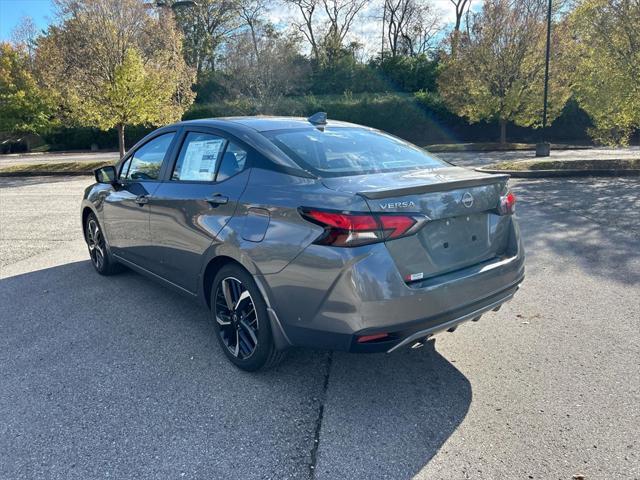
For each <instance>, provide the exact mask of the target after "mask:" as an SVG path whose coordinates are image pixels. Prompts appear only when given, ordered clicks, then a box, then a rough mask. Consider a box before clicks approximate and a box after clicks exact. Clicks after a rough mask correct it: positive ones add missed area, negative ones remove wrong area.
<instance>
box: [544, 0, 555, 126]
mask: <svg viewBox="0 0 640 480" xmlns="http://www.w3.org/2000/svg"><path fill="white" fill-rule="evenodd" d="M552 1H553V0H549V11H548V12H547V58H546V60H545V67H544V112H543V114H542V129H543V131H544V130H545V129H546V128H547V99H548V98H549V57H550V56H551V2H552Z"/></svg>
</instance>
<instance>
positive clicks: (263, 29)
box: [222, 24, 308, 113]
mask: <svg viewBox="0 0 640 480" xmlns="http://www.w3.org/2000/svg"><path fill="white" fill-rule="evenodd" d="M298 43H299V39H298V38H296V37H291V36H284V35H282V34H280V33H278V32H277V31H276V30H275V29H274V28H273V27H272V26H271V25H269V24H267V25H261V26H259V27H258V26H256V28H255V29H254V30H253V31H251V30H246V31H245V32H243V33H242V34H240V35H236V36H235V37H234V38H233V39H232V40H230V42H229V45H228V48H227V49H226V51H227V54H226V55H225V56H224V57H223V58H222V64H223V66H224V70H225V77H226V81H225V84H226V86H227V89H228V91H230V92H231V93H233V94H235V95H237V96H238V97H242V98H245V99H248V100H249V101H250V102H251V103H252V104H253V106H254V107H255V110H256V111H258V112H260V113H275V108H276V107H277V105H278V102H279V101H280V99H281V98H282V97H283V96H284V95H287V94H290V93H292V92H294V91H296V90H298V89H300V85H303V84H304V78H305V77H306V76H308V71H307V70H306V68H305V67H306V66H307V65H308V63H307V62H305V61H304V59H303V58H302V57H301V55H300V54H298V53H297V52H298Z"/></svg>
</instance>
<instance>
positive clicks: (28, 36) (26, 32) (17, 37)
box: [11, 17, 38, 58]
mask: <svg viewBox="0 0 640 480" xmlns="http://www.w3.org/2000/svg"><path fill="white" fill-rule="evenodd" d="M37 40H38V28H37V27H36V24H35V22H34V21H33V18H31V17H22V18H21V19H20V22H19V23H18V25H17V26H16V27H15V28H14V29H13V31H12V32H11V41H12V42H13V44H14V45H17V46H18V47H20V48H22V49H24V50H25V51H26V52H27V54H28V55H29V58H33V55H34V53H35V50H36V42H37Z"/></svg>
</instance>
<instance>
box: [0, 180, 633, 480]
mask: <svg viewBox="0 0 640 480" xmlns="http://www.w3.org/2000/svg"><path fill="white" fill-rule="evenodd" d="M89 182H90V179H89V178H88V177H87V178H85V177H81V178H78V177H75V178H57V179H55V180H51V179H47V178H29V179H16V178H11V179H7V178H5V179H0V365H1V366H2V369H1V370H0V419H1V420H0V478H3V479H4V478H7V479H9V478H10V479H39V478H47V479H74V478H77V479H92V478H198V479H200V478H203V479H211V478H250V479H252V478H278V479H280V478H296V479H298V478H317V479H336V478H339V479H341V480H342V479H356V478H357V479H362V478H393V479H410V478H418V479H443V480H444V479H447V480H449V479H459V478H473V479H520V478H523V479H529V478H535V479H554V478H557V479H571V477H572V475H574V474H578V473H580V474H584V475H585V476H586V478H587V479H605V478H606V479H637V478H640V456H639V453H638V452H640V416H639V415H638V413H639V411H638V405H639V404H640V375H639V374H638V373H639V370H640V360H639V359H640V329H638V321H639V319H640V301H639V298H640V259H639V256H638V252H639V251H640V231H639V227H638V226H639V225H640V221H639V220H640V219H639V218H638V212H640V184H639V183H638V181H637V180H636V179H590V178H582V179H576V180H567V179H562V180H535V181H520V182H518V183H516V184H515V190H516V192H517V194H518V195H519V198H520V203H519V205H518V214H519V216H520V218H521V224H522V230H523V234H524V236H525V237H524V238H525V242H526V248H527V251H528V265H527V268H528V270H527V280H526V282H525V284H524V287H523V289H522V290H521V292H519V293H518V295H517V296H516V298H515V300H514V301H512V302H511V303H509V304H507V305H506V306H505V307H504V308H503V309H502V310H501V311H500V312H498V313H493V314H490V315H487V316H486V318H484V319H483V320H482V321H481V322H479V323H477V324H468V325H465V326H463V327H461V328H460V329H458V331H457V332H456V333H454V334H444V335H441V336H440V337H439V338H438V340H437V346H436V351H429V350H427V349H421V350H417V351H403V352H400V353H397V354H394V355H391V356H385V355H367V356H362V355H349V354H343V353H334V354H329V353H328V352H323V351H307V350H296V351H293V352H291V355H290V357H289V359H288V361H286V362H285V363H284V364H282V365H281V366H280V367H278V368H277V369H275V370H273V371H271V372H267V373H263V374H246V373H241V372H239V371H238V370H236V369H234V368H233V367H231V366H230V365H229V364H228V363H227V362H226V360H225V358H224V356H223V354H222V353H221V352H220V351H219V350H218V347H217V345H216V343H215V339H214V338H213V336H212V328H211V324H210V322H209V319H208V316H207V313H206V312H205V311H203V310H201V309H200V308H199V307H197V306H195V305H193V304H192V303H190V301H189V300H187V299H184V298H182V297H180V296H177V295H175V294H173V293H172V292H170V291H168V290H165V289H164V288H162V287H160V286H158V285H156V284H155V283H153V282H151V281H149V280H147V279H145V278H143V277H141V276H139V275H136V274H133V273H130V272H129V273H124V274H122V275H119V276H116V277H111V278H103V277H99V276H98V275H96V274H95V273H94V272H93V271H92V268H91V266H90V264H89V262H88V261H87V254H86V251H85V248H84V246H83V244H82V241H81V233H80V230H79V227H78V207H79V198H80V195H81V191H82V189H83V188H84V186H85V185H86V184H87V183H89ZM43 206H44V208H45V209H46V212H47V213H46V214H45V213H43ZM316 440H318V442H316ZM312 467H313V468H312Z"/></svg>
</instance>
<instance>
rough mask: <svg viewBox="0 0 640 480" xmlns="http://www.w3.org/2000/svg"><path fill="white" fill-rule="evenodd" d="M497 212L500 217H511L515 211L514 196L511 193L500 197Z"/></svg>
mask: <svg viewBox="0 0 640 480" xmlns="http://www.w3.org/2000/svg"><path fill="white" fill-rule="evenodd" d="M498 211H499V213H500V215H512V214H513V213H514V212H515V211H516V196H515V194H514V193H513V192H511V191H509V192H507V194H506V195H503V196H502V197H500V206H499V207H498Z"/></svg>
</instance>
